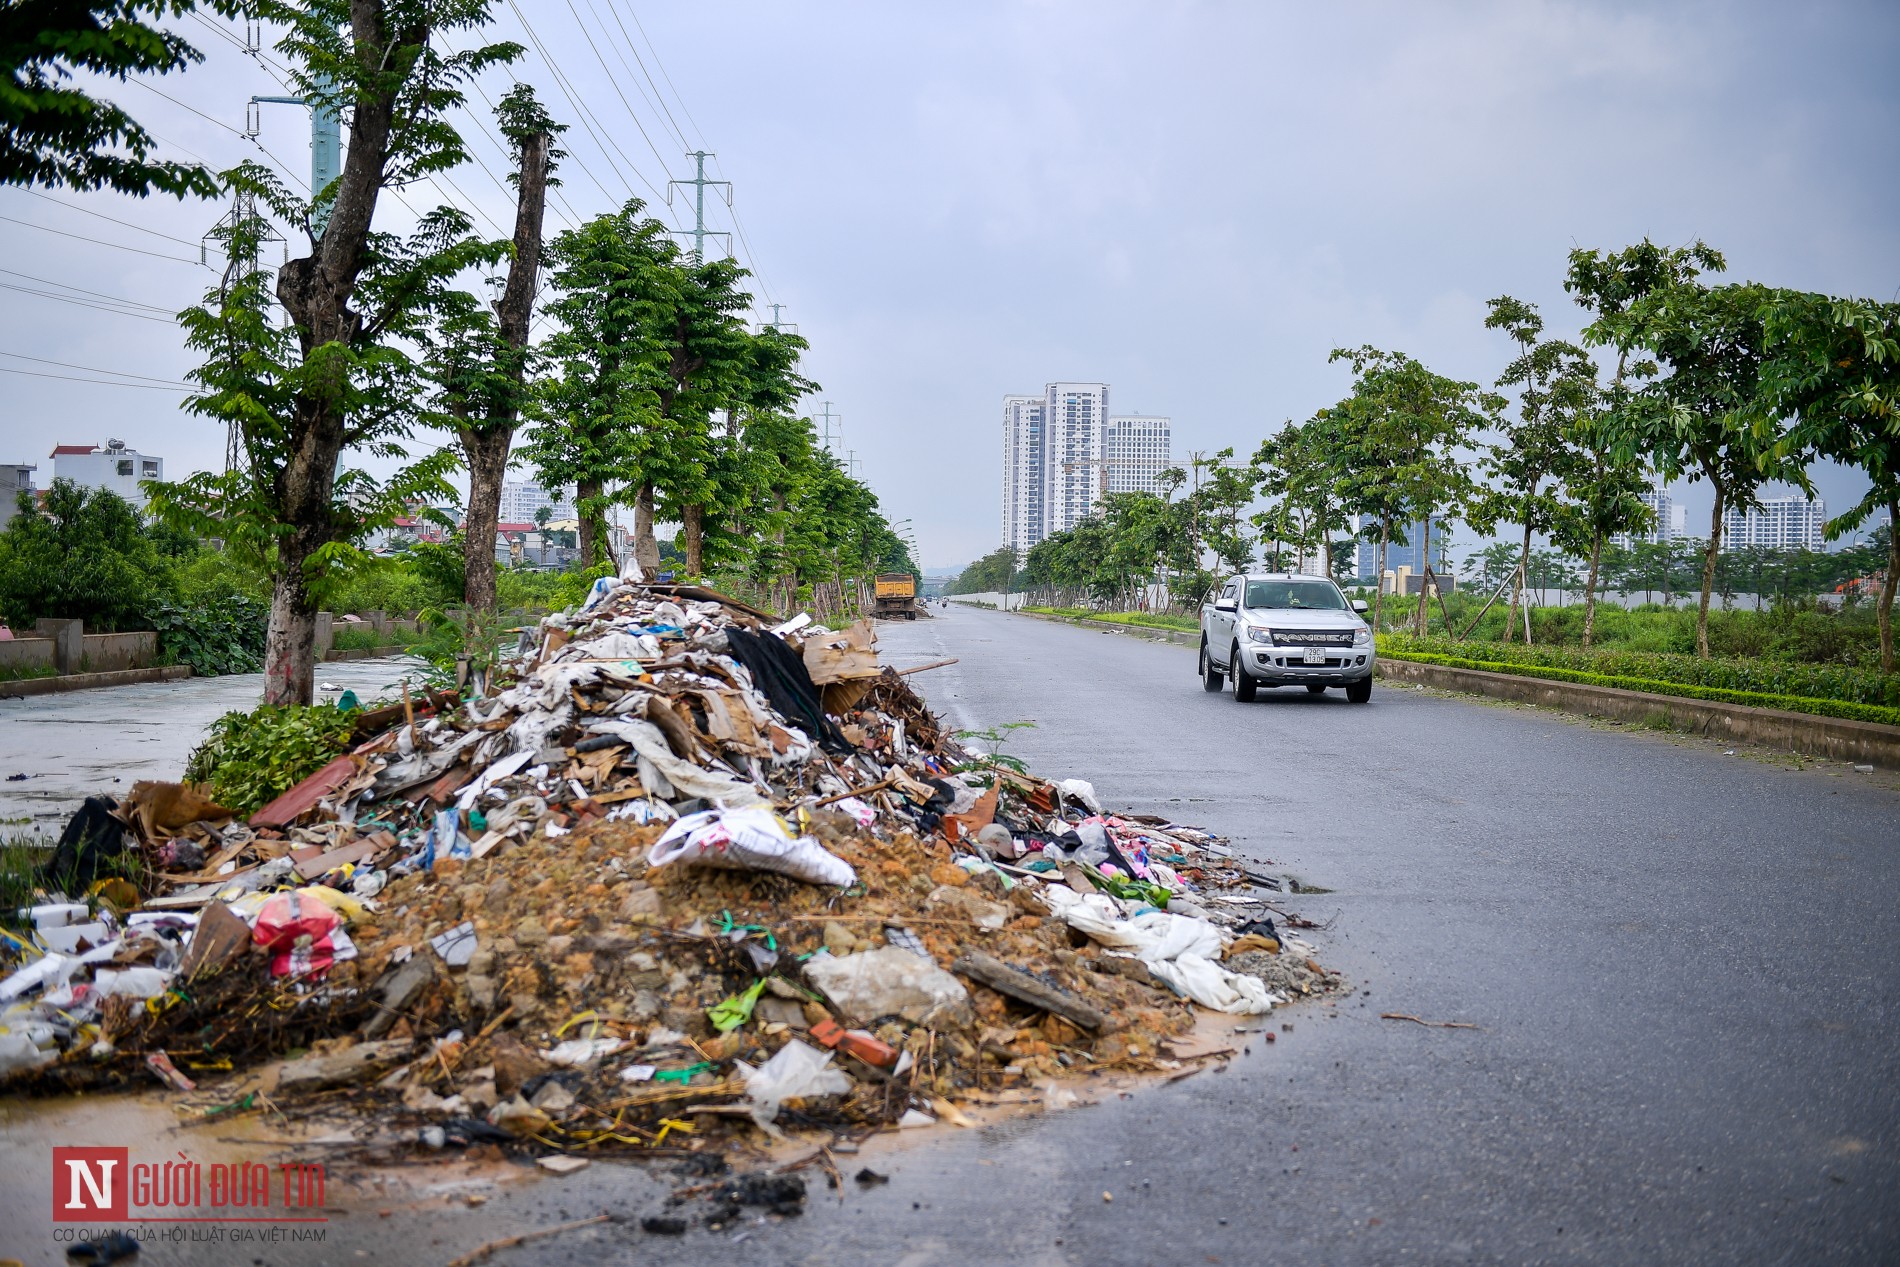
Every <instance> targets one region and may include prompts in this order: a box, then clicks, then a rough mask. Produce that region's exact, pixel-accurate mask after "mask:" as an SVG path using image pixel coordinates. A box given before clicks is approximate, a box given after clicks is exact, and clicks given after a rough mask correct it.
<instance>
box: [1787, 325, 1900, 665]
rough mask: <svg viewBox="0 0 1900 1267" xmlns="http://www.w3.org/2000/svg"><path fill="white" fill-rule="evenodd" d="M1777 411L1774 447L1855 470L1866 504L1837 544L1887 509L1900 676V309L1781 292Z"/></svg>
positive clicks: (1884, 609) (1885, 614) (1889, 648)
mask: <svg viewBox="0 0 1900 1267" xmlns="http://www.w3.org/2000/svg"><path fill="white" fill-rule="evenodd" d="M1765 330H1766V335H1767V338H1768V342H1769V348H1770V351H1769V356H1768V362H1767V364H1766V365H1765V366H1764V367H1763V369H1762V378H1763V384H1764V389H1765V391H1766V392H1767V394H1768V396H1769V399H1770V401H1771V402H1772V411H1771V412H1772V413H1773V414H1774V415H1776V416H1780V417H1787V418H1791V419H1792V425H1791V426H1790V427H1789V429H1788V431H1787V433H1786V434H1785V435H1784V436H1782V437H1781V438H1780V439H1779V442H1778V444H1777V446H1776V452H1777V454H1778V455H1780V456H1782V457H1784V458H1788V459H1792V460H1800V459H1801V458H1802V457H1803V456H1804V455H1805V454H1809V453H1815V454H1820V455H1821V456H1824V457H1829V458H1833V459H1834V460H1836V461H1839V462H1844V463H1847V464H1848V465H1851V466H1854V467H1857V468H1859V469H1860V471H1861V473H1862V474H1864V475H1865V476H1866V477H1867V479H1868V482H1869V487H1868V490H1867V493H1866V495H1865V496H1863V497H1862V498H1861V500H1860V501H1859V502H1858V503H1856V504H1855V505H1854V506H1853V507H1851V508H1850V509H1848V510H1847V511H1846V512H1844V513H1842V514H1840V515H1837V516H1835V518H1834V519H1832V520H1831V521H1829V523H1828V526H1827V532H1828V535H1829V537H1830V538H1834V537H1839V536H1840V535H1842V534H1843V533H1845V532H1848V531H1851V530H1852V529H1854V528H1857V527H1859V526H1860V525H1861V524H1864V523H1866V522H1867V521H1868V520H1869V519H1870V518H1871V517H1872V516H1873V514H1874V513H1875V511H1877V510H1879V509H1881V508H1883V507H1884V508H1885V509H1886V511H1887V569H1886V571H1887V576H1886V580H1885V582H1884V583H1883V584H1882V585H1881V588H1880V598H1879V602H1878V608H1877V612H1878V620H1879V625H1880V668H1881V671H1882V672H1883V673H1892V672H1894V671H1895V660H1894V645H1893V643H1894V639H1893V599H1894V588H1895V585H1896V583H1900V531H1896V529H1900V413H1896V406H1900V305H1896V304H1891V303H1879V302H1876V301H1873V300H1866V299H1836V298H1832V297H1830V296H1827V295H1817V294H1807V293H1801V292H1796V291H1778V292H1775V293H1773V294H1772V295H1770V296H1769V297H1768V302H1767V304H1766V312H1765Z"/></svg>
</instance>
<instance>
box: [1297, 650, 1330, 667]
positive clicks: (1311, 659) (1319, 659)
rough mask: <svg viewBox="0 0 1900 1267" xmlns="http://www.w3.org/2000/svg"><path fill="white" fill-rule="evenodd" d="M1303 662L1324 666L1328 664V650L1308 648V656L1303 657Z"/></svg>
mask: <svg viewBox="0 0 1900 1267" xmlns="http://www.w3.org/2000/svg"><path fill="white" fill-rule="evenodd" d="M1301 660H1302V662H1304V663H1306V664H1324V663H1326V648H1324V647H1307V648H1306V654H1305V655H1304V656H1302V657H1301Z"/></svg>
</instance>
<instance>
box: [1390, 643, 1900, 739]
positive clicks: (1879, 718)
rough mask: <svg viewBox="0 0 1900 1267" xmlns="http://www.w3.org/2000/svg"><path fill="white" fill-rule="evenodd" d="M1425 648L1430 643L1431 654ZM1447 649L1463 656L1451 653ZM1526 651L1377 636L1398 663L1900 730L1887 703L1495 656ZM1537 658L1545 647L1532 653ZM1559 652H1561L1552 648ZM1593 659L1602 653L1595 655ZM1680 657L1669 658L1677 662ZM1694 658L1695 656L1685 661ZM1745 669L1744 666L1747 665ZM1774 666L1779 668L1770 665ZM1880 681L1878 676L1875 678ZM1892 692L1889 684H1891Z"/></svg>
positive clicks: (1625, 661) (1661, 665) (1899, 710)
mask: <svg viewBox="0 0 1900 1267" xmlns="http://www.w3.org/2000/svg"><path fill="white" fill-rule="evenodd" d="M1426 644H1432V645H1431V649H1427V648H1426ZM1445 648H1450V649H1452V650H1453V651H1458V652H1462V653H1463V654H1447V653H1446V650H1445ZM1525 650H1526V649H1525V648H1523V647H1515V646H1497V645H1493V644H1477V643H1468V642H1467V643H1457V642H1451V641H1450V640H1448V639H1442V638H1437V639H1418V638H1410V637H1406V636H1404V635H1397V634H1382V635H1380V637H1379V654H1381V655H1384V656H1389V657H1390V658H1392V659H1395V660H1415V661H1418V662H1420V663H1423V664H1440V665H1444V666H1446V667H1448V668H1454V669H1480V670H1483V671H1486V672H1490V673H1512V674H1516V675H1518V676H1520V677H1534V678H1543V679H1545V680H1548V681H1555V682H1578V683H1581V684H1583V685H1586V686H1608V687H1615V688H1617V689H1619V690H1626V691H1647V692H1649V693H1650V694H1654V695H1676V696H1680V697H1682V698H1685V699H1706V700H1714V701H1717V702H1719V703H1725V704H1745V705H1748V706H1750V707H1753V708H1779V709H1785V710H1787V711H1789V712H1796V713H1811V714H1814V715H1815V716H1819V717H1841V718H1845V719H1847V720H1850V721H1866V722H1877V723H1879V724H1881V725H1885V726H1900V707H1895V706H1893V705H1890V704H1886V703H1866V702H1860V701H1858V700H1854V699H1851V698H1842V697H1839V696H1819V695H1802V694H1793V693H1789V692H1785V691H1769V690H1759V689H1746V688H1730V687H1724V686H1715V685H1703V684H1700V683H1697V682H1693V681H1684V680H1681V679H1680V678H1668V677H1651V676H1643V675H1642V674H1641V673H1640V672H1618V671H1614V670H1612V669H1609V666H1611V665H1614V664H1622V665H1624V666H1626V667H1627V666H1629V665H1630V664H1631V657H1630V656H1629V654H1628V653H1602V654H1603V660H1602V663H1603V664H1604V665H1605V668H1606V670H1608V671H1603V672H1594V671H1590V670H1585V669H1573V668H1567V667H1563V666H1561V665H1556V664H1549V663H1544V662H1541V661H1539V660H1537V659H1534V658H1532V656H1524V655H1520V656H1518V657H1517V658H1513V657H1511V656H1510V655H1508V654H1506V655H1495V654H1494V653H1497V652H1504V653H1510V652H1518V653H1522V652H1524V651H1525ZM1529 650H1530V652H1531V653H1532V655H1533V656H1534V655H1535V654H1536V653H1538V652H1542V651H1545V650H1547V649H1546V648H1539V647H1533V648H1530V649H1529ZM1551 650H1556V651H1559V652H1561V651H1562V649H1561V648H1556V649H1551ZM1590 654H1591V655H1596V654H1599V653H1595V652H1592V653H1590ZM1675 658H1676V657H1668V659H1669V660H1673V659H1675ZM1685 658H1689V659H1693V657H1685ZM1649 663H1650V664H1651V665H1652V666H1653V667H1654V668H1656V669H1657V670H1658V671H1661V672H1667V671H1669V670H1670V668H1671V667H1672V666H1671V665H1670V664H1668V663H1667V662H1665V661H1664V659H1663V658H1662V657H1656V658H1653V659H1651V660H1650V661H1649ZM1696 663H1699V664H1729V665H1734V664H1735V663H1737V662H1734V661H1696ZM1744 667H1746V665H1744ZM1770 667H1779V666H1773V665H1770ZM1707 676H1709V677H1715V678H1719V677H1721V676H1722V674H1721V673H1720V672H1712V673H1710V674H1708V675H1707ZM1872 676H1875V677H1878V676H1879V675H1878V674H1875V675H1872ZM1736 677H1737V679H1738V680H1748V677H1747V675H1746V674H1745V673H1741V674H1737V675H1736ZM1889 685H1890V687H1891V682H1890V683H1889Z"/></svg>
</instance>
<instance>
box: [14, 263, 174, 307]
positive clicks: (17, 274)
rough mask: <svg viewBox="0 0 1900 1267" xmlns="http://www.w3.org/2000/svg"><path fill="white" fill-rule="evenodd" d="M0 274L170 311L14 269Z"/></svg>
mask: <svg viewBox="0 0 1900 1267" xmlns="http://www.w3.org/2000/svg"><path fill="white" fill-rule="evenodd" d="M0 273H5V274H6V275H7V276H8V277H20V278H24V279H25V280H27V281H29V282H38V283H40V285H42V286H57V287H59V288H60V289H61V290H74V291H78V292H79V293H80V294H82V295H91V296H92V297H93V298H94V299H110V300H111V301H112V302H113V303H115V304H125V305H127V306H128V307H133V308H150V309H151V310H152V311H153V312H163V313H168V314H169V312H170V309H168V308H165V307H163V306H162V305H159V304H148V303H145V302H144V301H143V300H138V299H123V298H120V297H119V296H118V295H108V294H106V292H104V291H103V290H87V289H86V288H85V287H84V286H74V285H72V284H71V283H69V282H56V281H54V280H52V279H51V278H48V277H35V276H33V274H31V273H22V272H19V271H18V270H16V269H11V268H0Z"/></svg>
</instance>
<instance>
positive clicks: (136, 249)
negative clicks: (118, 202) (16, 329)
mask: <svg viewBox="0 0 1900 1267" xmlns="http://www.w3.org/2000/svg"><path fill="white" fill-rule="evenodd" d="M0 220H5V221H7V222H8V223H9V224H19V225H25V226H26V227H27V228H29V229H38V230H39V231H40V232H42V233H57V234H58V235H59V236H60V237H62V238H76V239H78V240H79V241H81V242H91V243H92V244H93V245H95V246H109V247H112V248H113V249H115V250H120V251H131V252H132V253H133V254H134V255H149V256H151V257H152V258H153V259H158V260H172V261H175V262H176V263H179V264H198V263H200V262H201V261H198V260H188V259H185V258H184V257H183V256H179V255H163V254H160V253H159V252H157V251H148V250H146V249H145V248H144V247H142V246H126V245H125V244H124V243H122V242H108V241H106V240H105V239H103V238H89V237H87V236H86V235H85V234H83V233H68V232H66V230H64V229H53V228H48V227H47V226H46V225H43V224H34V223H33V222H32V221H31V220H16V219H14V217H12V216H6V215H0Z"/></svg>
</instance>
